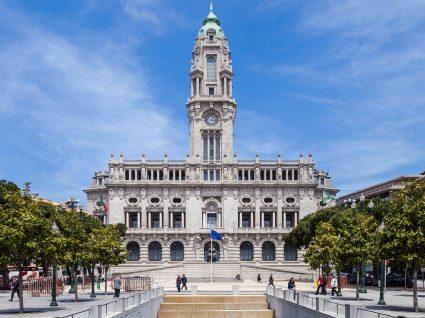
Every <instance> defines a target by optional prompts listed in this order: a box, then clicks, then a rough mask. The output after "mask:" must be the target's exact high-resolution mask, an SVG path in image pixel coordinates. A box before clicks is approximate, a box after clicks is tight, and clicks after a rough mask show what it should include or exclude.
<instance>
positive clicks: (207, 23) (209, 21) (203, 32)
mask: <svg viewBox="0 0 425 318" xmlns="http://www.w3.org/2000/svg"><path fill="white" fill-rule="evenodd" d="M210 29H213V30H214V31H215V36H216V37H219V38H223V37H224V32H223V30H222V29H221V26H220V20H219V19H218V18H217V16H216V15H215V14H214V12H213V7H212V2H211V5H210V12H209V13H208V16H207V17H206V18H205V20H204V22H203V24H202V27H201V29H200V30H199V33H198V36H207V32H208V30H210Z"/></svg>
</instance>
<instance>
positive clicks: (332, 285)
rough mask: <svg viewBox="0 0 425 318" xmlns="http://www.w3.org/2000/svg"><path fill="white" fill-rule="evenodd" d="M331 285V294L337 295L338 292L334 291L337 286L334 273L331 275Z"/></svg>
mask: <svg viewBox="0 0 425 318" xmlns="http://www.w3.org/2000/svg"><path fill="white" fill-rule="evenodd" d="M331 287H332V296H333V295H334V294H336V295H338V292H337V291H336V288H337V287H338V280H337V279H336V277H335V275H334V276H332V281H331Z"/></svg>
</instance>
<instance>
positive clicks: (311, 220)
mask: <svg viewBox="0 0 425 318" xmlns="http://www.w3.org/2000/svg"><path fill="white" fill-rule="evenodd" d="M345 210H346V209H344V208H343V207H338V206H337V207H332V208H327V209H322V210H319V211H317V212H315V213H312V214H309V215H307V216H305V217H304V218H303V219H301V220H300V222H299V223H298V225H297V226H296V227H295V228H294V229H293V230H292V231H291V232H290V233H289V234H288V235H287V236H286V237H285V242H287V243H291V244H293V245H295V246H296V247H297V248H300V247H302V246H308V245H309V243H310V241H311V240H312V239H313V237H314V236H315V234H316V229H317V227H318V226H319V225H320V224H322V223H324V222H329V220H330V219H331V218H332V217H333V216H335V215H338V214H340V213H342V212H344V211H345Z"/></svg>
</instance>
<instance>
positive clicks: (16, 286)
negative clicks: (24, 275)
mask: <svg viewBox="0 0 425 318" xmlns="http://www.w3.org/2000/svg"><path fill="white" fill-rule="evenodd" d="M15 293H18V298H19V297H20V295H19V277H18V278H17V279H16V281H15V283H14V285H13V288H12V294H11V295H10V299H9V301H13V296H14V295H15Z"/></svg>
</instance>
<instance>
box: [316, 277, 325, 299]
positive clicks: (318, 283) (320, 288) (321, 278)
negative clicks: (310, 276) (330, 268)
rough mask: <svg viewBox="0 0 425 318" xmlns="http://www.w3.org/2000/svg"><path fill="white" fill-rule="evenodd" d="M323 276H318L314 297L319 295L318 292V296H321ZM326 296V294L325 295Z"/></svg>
mask: <svg viewBox="0 0 425 318" xmlns="http://www.w3.org/2000/svg"><path fill="white" fill-rule="evenodd" d="M323 282H324V279H323V275H320V276H319V279H318V280H317V290H316V295H318V294H319V290H320V294H323ZM325 295H326V294H325Z"/></svg>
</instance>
